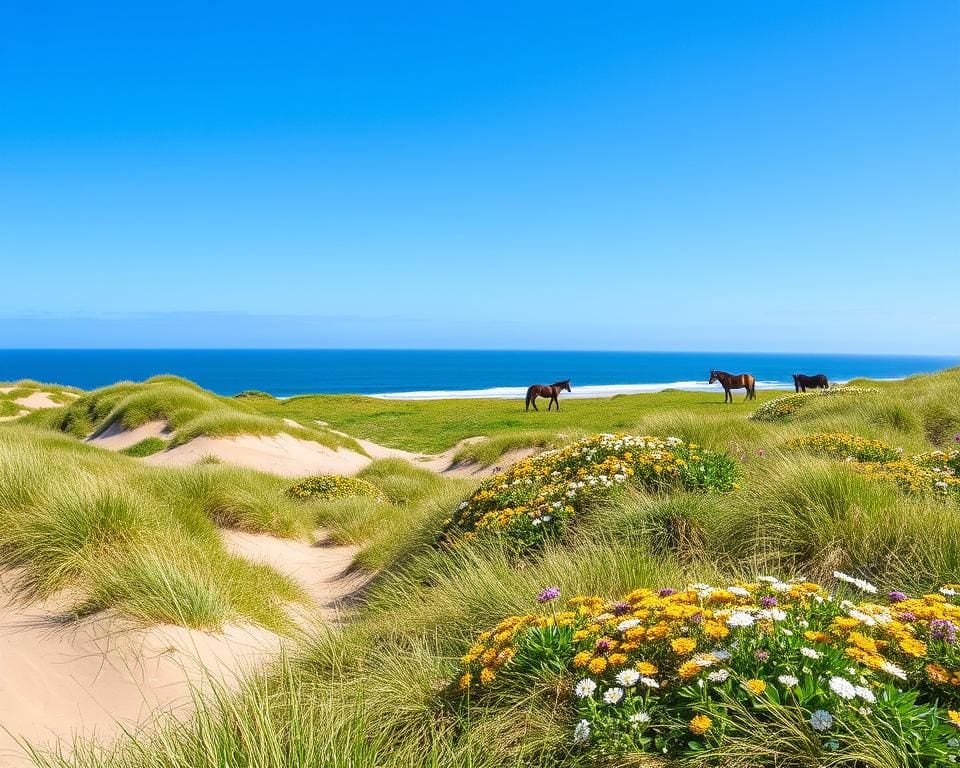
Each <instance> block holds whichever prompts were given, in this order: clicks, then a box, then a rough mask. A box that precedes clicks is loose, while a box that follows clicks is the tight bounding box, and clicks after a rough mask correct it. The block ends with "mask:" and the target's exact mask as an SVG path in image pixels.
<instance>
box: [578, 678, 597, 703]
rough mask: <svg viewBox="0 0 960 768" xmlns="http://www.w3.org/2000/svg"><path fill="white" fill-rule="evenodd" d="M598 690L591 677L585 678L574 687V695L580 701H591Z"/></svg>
mask: <svg viewBox="0 0 960 768" xmlns="http://www.w3.org/2000/svg"><path fill="white" fill-rule="evenodd" d="M596 690H597V684H596V683H595V682H593V680H591V679H590V678H589V677H585V678H583V680H581V681H580V682H579V683H577V684H576V685H575V686H574V687H573V695H574V696H576V697H577V698H578V699H589V698H590V697H591V696H593V694H594V692H595V691H596Z"/></svg>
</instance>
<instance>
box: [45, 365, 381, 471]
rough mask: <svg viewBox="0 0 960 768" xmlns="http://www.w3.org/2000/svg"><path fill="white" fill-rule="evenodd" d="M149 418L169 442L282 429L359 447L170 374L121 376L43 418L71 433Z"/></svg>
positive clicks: (331, 444) (305, 437) (322, 441)
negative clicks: (163, 427) (137, 379)
mask: <svg viewBox="0 0 960 768" xmlns="http://www.w3.org/2000/svg"><path fill="white" fill-rule="evenodd" d="M149 421H164V422H167V423H168V424H169V425H170V428H171V430H172V432H173V435H172V439H171V441H170V445H171V446H176V445H181V444H183V443H186V442H188V441H189V440H192V439H193V438H195V437H200V436H201V435H204V436H208V437H229V436H235V435H264V436H273V435H276V434H279V433H280V432H286V433H287V434H290V435H292V436H294V437H297V438H299V439H301V440H311V441H313V442H316V443H320V444H321V445H325V446H327V447H328V448H334V449H336V448H349V449H351V450H355V451H358V452H361V453H362V452H363V451H362V449H361V448H360V447H359V445H357V443H356V442H355V441H354V440H352V439H350V438H346V437H343V436H341V435H338V434H335V433H334V432H331V431H330V430H326V429H322V428H320V427H318V426H311V427H304V426H293V425H290V424H287V423H285V422H284V421H283V420H282V419H281V418H277V417H274V416H270V415H265V414H263V413H259V412H257V411H256V410H255V409H254V408H253V407H252V406H251V405H250V404H249V402H248V399H246V398H241V399H237V398H227V397H220V396H218V395H215V394H213V393H212V392H208V391H206V390H204V389H202V388H200V387H198V386H197V385H196V384H194V383H193V382H190V381H187V380H185V379H180V378H178V377H175V376H155V377H154V378H152V379H148V380H147V381H145V382H143V383H134V382H121V383H119V384H114V385H112V386H109V387H104V388H102V389H98V390H94V391H93V392H88V393H87V394H85V395H83V396H81V397H79V398H77V399H76V400H75V401H74V402H72V403H70V404H69V405H68V406H67V408H66V409H65V410H64V411H63V412H61V413H58V414H57V415H56V417H51V420H50V421H48V422H47V423H48V424H49V425H50V426H52V427H54V428H56V429H59V430H61V431H62V432H66V433H68V434H71V435H74V436H75V437H80V438H84V437H87V436H88V435H96V434H99V433H101V432H103V431H105V430H106V429H107V428H108V427H110V426H111V425H112V424H119V425H120V426H121V427H123V428H125V429H133V428H135V427H139V426H140V425H142V424H146V423H147V422H149Z"/></svg>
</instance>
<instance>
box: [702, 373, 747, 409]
mask: <svg viewBox="0 0 960 768" xmlns="http://www.w3.org/2000/svg"><path fill="white" fill-rule="evenodd" d="M715 381H719V382H720V384H721V386H722V387H723V402H725V403H732V402H733V393H732V392H731V391H730V390H731V389H745V390H747V396H746V397H745V398H743V399H744V400H756V398H757V395H756V392H755V391H754V385H755V384H756V379H755V378H754V376H753V374H752V373H741V374H738V375H737V376H734V375H733V374H732V373H727V372H726V371H710V382H709V383H710V384H713V383H714V382H715Z"/></svg>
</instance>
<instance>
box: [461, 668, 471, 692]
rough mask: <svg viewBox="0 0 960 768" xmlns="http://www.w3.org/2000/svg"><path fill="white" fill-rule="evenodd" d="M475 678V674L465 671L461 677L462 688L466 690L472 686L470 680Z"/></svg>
mask: <svg viewBox="0 0 960 768" xmlns="http://www.w3.org/2000/svg"><path fill="white" fill-rule="evenodd" d="M472 680H473V675H471V674H470V673H469V672H464V673H463V676H462V677H461V678H460V690H461V691H465V690H467V688H469V687H470V682H471V681H472Z"/></svg>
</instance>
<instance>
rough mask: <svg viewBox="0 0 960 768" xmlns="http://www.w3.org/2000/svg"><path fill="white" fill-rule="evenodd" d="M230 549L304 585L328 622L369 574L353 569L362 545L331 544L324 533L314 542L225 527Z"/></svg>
mask: <svg viewBox="0 0 960 768" xmlns="http://www.w3.org/2000/svg"><path fill="white" fill-rule="evenodd" d="M222 533H223V540H224V544H225V545H226V547H227V549H228V550H230V551H231V552H233V553H234V554H237V555H240V556H241V557H243V558H246V559H247V560H251V561H253V562H260V563H265V564H266V565H269V566H272V567H273V568H274V569H276V570H277V571H279V572H280V573H282V574H285V575H286V576H289V577H290V578H291V579H293V580H294V581H295V582H297V583H298V584H300V586H301V587H303V589H304V590H305V591H306V593H307V594H308V595H309V596H310V597H311V598H312V599H313V601H314V603H315V604H316V607H317V608H318V609H319V612H320V616H321V618H323V619H324V620H326V621H329V622H336V621H337V620H338V619H339V613H340V604H341V602H342V601H343V600H344V599H345V598H347V597H349V596H350V595H351V594H353V593H354V592H356V591H357V590H358V589H360V588H361V587H362V586H363V585H364V584H365V583H366V582H367V580H368V579H369V574H366V573H362V572H354V571H351V566H352V565H353V559H354V558H355V557H356V555H357V553H358V552H359V551H360V550H359V547H354V546H348V545H342V544H332V543H329V542H328V541H327V540H326V538H325V536H324V535H323V534H322V533H319V532H318V533H317V540H315V541H312V542H305V541H296V540H292V539H278V538H276V537H274V536H268V535H266V534H260V533H246V532H243V531H231V530H224V531H223V532H222Z"/></svg>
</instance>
